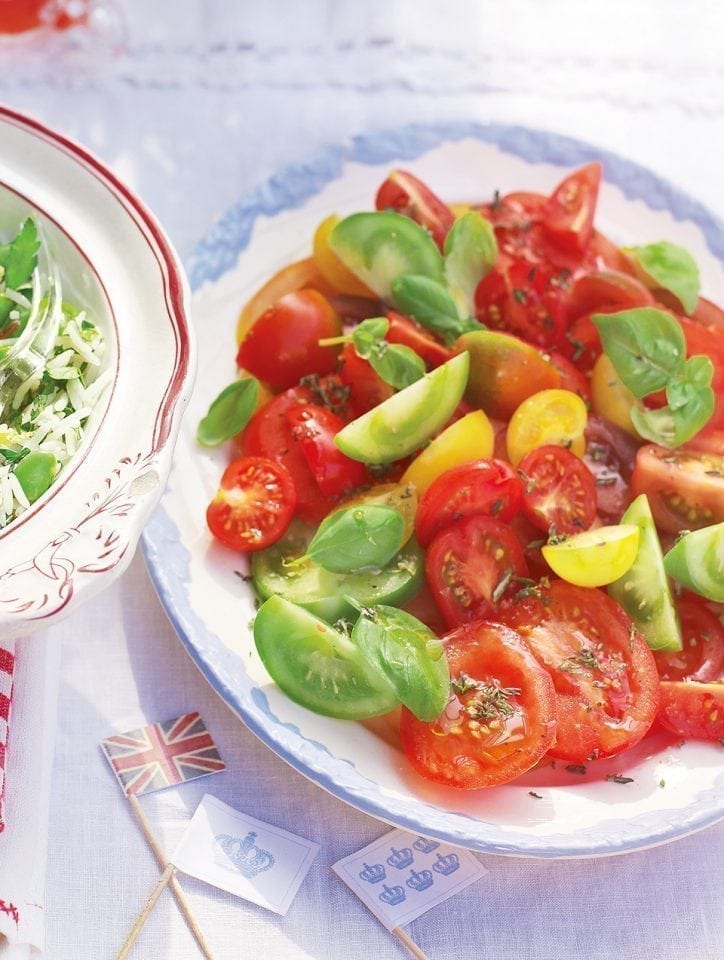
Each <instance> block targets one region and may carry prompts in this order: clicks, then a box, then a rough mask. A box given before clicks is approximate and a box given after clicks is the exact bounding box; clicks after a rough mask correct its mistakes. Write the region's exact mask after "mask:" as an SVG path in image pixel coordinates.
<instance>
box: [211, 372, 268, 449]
mask: <svg viewBox="0 0 724 960" xmlns="http://www.w3.org/2000/svg"><path fill="white" fill-rule="evenodd" d="M258 398H259V381H258V380H257V379H256V377H243V378H242V379H241V380H235V381H234V382H233V383H231V384H229V386H228V387H226V388H225V389H224V390H222V391H221V393H220V394H219V395H218V397H217V398H216V399H215V400H214V402H213V403H212V404H211V406H210V407H209V410H208V413H207V414H206V416H205V417H204V418H203V420H201V422H200V423H199V425H198V428H197V430H196V439H197V440H198V442H199V443H200V444H201V445H202V446H203V447H217V446H218V445H219V444H220V443H224V442H225V441H226V440H231V438H232V437H234V436H236V434H237V433H240V432H241V431H242V430H243V429H244V427H245V426H246V425H247V423H248V422H249V420H250V419H251V415H252V414H253V413H254V408H255V407H256V403H257V400H258Z"/></svg>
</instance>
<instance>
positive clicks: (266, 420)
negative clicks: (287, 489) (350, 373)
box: [240, 387, 334, 523]
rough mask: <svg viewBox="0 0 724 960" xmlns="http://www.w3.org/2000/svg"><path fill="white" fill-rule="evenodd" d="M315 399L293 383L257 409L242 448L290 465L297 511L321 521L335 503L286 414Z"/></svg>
mask: <svg viewBox="0 0 724 960" xmlns="http://www.w3.org/2000/svg"><path fill="white" fill-rule="evenodd" d="M314 399H315V397H314V393H313V392H312V391H311V390H309V389H307V388H306V387H293V388H292V389H290V390H287V391H285V392H284V393H280V394H279V396H277V397H274V398H273V399H272V400H270V401H269V403H267V404H265V405H264V406H263V407H262V408H261V409H260V410H257V412H256V413H255V414H254V416H253V417H252V418H251V420H250V421H249V423H248V424H247V425H246V428H245V430H244V432H243V433H242V435H241V442H240V446H241V452H242V453H243V454H245V455H246V456H252V457H266V458H268V459H270V460H274V461H275V462H276V463H281V464H283V465H284V466H285V467H286V468H287V470H288V471H289V473H290V474H291V476H292V480H293V482H294V489H295V490H296V492H297V515H298V516H299V517H300V519H302V520H304V521H305V523H319V522H320V520H322V518H323V517H325V516H326V515H327V514H328V513H329V511H330V509H331V508H332V506H333V505H334V501H333V500H332V499H331V498H330V497H325V495H324V494H323V493H322V491H321V489H320V487H319V484H318V483H317V481H316V480H315V479H314V474H313V473H312V471H311V470H310V469H309V465H308V464H307V461H306V458H305V456H304V454H303V453H302V451H301V449H300V447H299V445H298V444H297V443H295V441H294V439H293V437H292V428H291V427H290V426H289V423H288V421H287V418H286V413H287V411H288V410H290V409H293V408H294V407H298V406H300V405H302V404H309V403H314Z"/></svg>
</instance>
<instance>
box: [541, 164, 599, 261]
mask: <svg viewBox="0 0 724 960" xmlns="http://www.w3.org/2000/svg"><path fill="white" fill-rule="evenodd" d="M602 173H603V169H602V167H601V164H600V163H589V164H588V166H585V167H581V169H580V170H576V171H575V173H572V174H570V175H569V176H567V177H565V179H564V180H562V181H561V183H559V184H558V186H557V187H556V189H555V190H554V191H553V193H552V194H551V196H550V198H549V199H548V202H547V204H546V207H545V212H544V217H543V226H544V229H545V231H546V234H547V235H548V237H549V238H550V239H551V240H552V241H553V242H554V243H555V244H556V245H557V246H559V247H560V248H561V249H562V250H565V251H568V252H573V253H583V252H584V251H585V250H586V248H587V247H588V244H589V242H590V240H591V237H592V235H593V216H594V214H595V212H596V201H597V200H598V189H599V187H600V185H601V175H602Z"/></svg>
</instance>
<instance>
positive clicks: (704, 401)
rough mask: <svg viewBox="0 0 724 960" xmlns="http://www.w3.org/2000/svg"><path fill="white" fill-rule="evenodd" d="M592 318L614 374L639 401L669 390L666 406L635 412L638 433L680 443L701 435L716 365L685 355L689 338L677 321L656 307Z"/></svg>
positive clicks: (660, 441) (710, 403) (710, 408)
mask: <svg viewBox="0 0 724 960" xmlns="http://www.w3.org/2000/svg"><path fill="white" fill-rule="evenodd" d="M591 319H592V320H593V323H594V324H595V326H596V327H597V328H598V331H599V333H600V335H601V342H602V344H603V349H604V351H605V352H606V354H607V355H608V358H609V360H610V361H611V363H612V364H613V367H614V369H615V371H616V373H617V374H618V376H619V377H620V378H621V381H622V383H623V384H624V385H625V386H626V387H628V389H629V390H630V391H631V393H632V394H633V395H634V397H636V399H638V400H642V399H643V398H644V397H646V396H648V395H649V394H652V393H656V392H657V391H659V390H665V391H666V400H667V405H666V406H664V407H661V408H659V409H656V410H648V409H646V408H644V407H643V406H638V407H634V408H633V409H632V410H631V420H632V422H633V425H634V427H635V428H636V430H637V431H638V432H639V433H640V435H641V436H642V437H643V438H644V439H646V440H651V441H652V442H653V443H658V444H661V445H662V446H665V447H678V446H681V444H682V443H686V441H687V440H690V439H691V438H692V437H693V436H694V435H695V434H697V433H698V432H699V430H701V428H702V427H703V426H704V424H705V423H706V422H707V421H708V420H709V418H710V417H711V415H712V413H713V412H714V402H715V398H714V391H713V390H712V389H711V380H712V377H713V375H714V367H713V365H712V362H711V360H710V359H709V358H708V357H705V356H703V355H699V356H694V357H689V359H688V360H687V359H686V340H685V338H684V332H683V330H682V329H681V326H680V324H679V323H678V322H677V321H676V319H675V318H674V317H672V316H671V314H669V313H666V312H665V311H663V310H657V309H655V308H653V307H638V308H635V309H633V310H621V311H619V312H618V313H599V314H595V315H594V316H593V317H592V318H591Z"/></svg>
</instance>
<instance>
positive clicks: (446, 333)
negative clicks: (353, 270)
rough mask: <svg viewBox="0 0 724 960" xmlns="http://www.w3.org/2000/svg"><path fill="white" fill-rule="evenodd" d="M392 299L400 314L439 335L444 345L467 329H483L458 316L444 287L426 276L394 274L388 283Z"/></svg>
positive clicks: (475, 321) (452, 301) (471, 321)
mask: <svg viewBox="0 0 724 960" xmlns="http://www.w3.org/2000/svg"><path fill="white" fill-rule="evenodd" d="M392 302H393V304H394V305H395V307H396V308H397V309H398V310H399V311H400V312H401V313H404V314H407V316H408V317H412V318H413V320H416V321H417V322H418V323H419V324H420V325H421V326H423V327H427V328H428V329H429V330H432V331H433V333H436V334H437V335H438V336H439V337H442V339H443V340H444V341H445V343H446V344H447V345H448V346H452V345H453V344H454V343H455V341H456V340H457V339H458V337H460V336H462V334H464V333H467V332H468V331H470V330H484V329H485V328H484V326H483V324H482V323H478V321H477V320H473V319H472V318H470V317H461V316H460V314H459V312H458V307H457V304H456V303H455V299H454V298H453V296H452V294H451V293H450V291H449V290H448V289H447V287H445V286H444V285H443V284H442V283H439V282H438V281H437V280H431V279H430V277H423V276H421V275H418V274H406V275H405V276H403V277H398V278H397V279H396V280H395V281H394V282H393V284H392Z"/></svg>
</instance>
